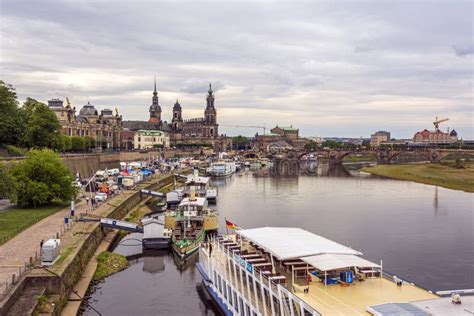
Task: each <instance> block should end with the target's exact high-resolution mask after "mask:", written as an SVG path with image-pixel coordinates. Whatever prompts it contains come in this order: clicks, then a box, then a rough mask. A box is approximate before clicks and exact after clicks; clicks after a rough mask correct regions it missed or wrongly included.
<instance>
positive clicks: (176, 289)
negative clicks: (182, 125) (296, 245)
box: [86, 164, 474, 315]
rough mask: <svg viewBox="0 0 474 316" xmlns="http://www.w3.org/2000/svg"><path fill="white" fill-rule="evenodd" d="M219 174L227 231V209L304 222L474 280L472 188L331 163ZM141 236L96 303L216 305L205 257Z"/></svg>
mask: <svg viewBox="0 0 474 316" xmlns="http://www.w3.org/2000/svg"><path fill="white" fill-rule="evenodd" d="M354 175H358V176H356V177H354ZM214 183H215V184H216V185H217V186H218V187H219V200H218V204H217V208H218V210H219V218H220V221H221V223H220V224H221V227H222V229H221V230H222V232H224V231H225V223H224V218H228V219H229V220H231V221H233V222H235V223H237V224H238V225H239V226H242V227H245V228H253V227H260V226H297V227H301V228H303V229H307V230H309V231H312V232H314V233H317V234H320V235H322V236H325V237H327V238H330V239H333V240H335V241H338V242H341V243H343V244H345V245H348V246H350V247H352V248H354V249H357V250H360V251H362V252H363V253H364V256H365V257H367V258H368V259H370V260H373V261H376V262H378V261H379V260H380V259H383V264H384V270H386V271H389V272H391V273H394V274H396V275H398V276H399V277H401V278H405V279H407V280H411V281H413V282H415V283H417V284H419V285H421V286H424V287H427V288H429V289H434V290H445V289H460V288H473V287H474V280H473V279H474V243H473V240H474V229H473V228H474V217H473V209H474V208H473V204H474V195H473V194H471V193H466V192H461V191H454V190H448V189H444V188H437V187H434V186H429V185H423V184H418V183H413V182H407V181H396V180H390V179H384V178H377V177H372V176H369V175H367V174H365V175H363V176H360V174H359V173H358V172H357V171H352V170H351V171H347V170H346V169H344V168H342V166H329V165H322V164H320V165H318V166H317V172H316V176H314V175H311V176H307V175H301V176H299V177H255V176H254V175H253V172H252V171H249V170H243V171H242V172H240V173H239V174H236V175H234V176H232V177H229V178H226V179H217V180H214ZM140 240H141V234H130V235H128V236H127V238H126V240H125V241H122V242H121V243H120V245H119V246H118V247H117V248H116V251H117V252H119V253H121V254H124V255H126V256H127V257H128V258H129V260H130V264H131V266H130V267H129V268H128V269H126V270H124V271H121V272H119V273H117V274H115V275H113V276H111V277H109V278H107V279H106V281H105V283H101V284H100V285H99V286H98V289H97V290H96V291H95V293H94V294H93V295H92V299H91V300H90V302H91V303H92V304H93V306H94V307H95V308H96V309H98V310H99V311H101V312H103V313H104V314H106V315H109V314H110V315H134V314H137V315H157V314H160V315H205V314H207V315H212V314H213V312H212V311H211V310H210V309H209V307H208V306H209V305H208V303H209V302H208V301H207V299H206V298H205V296H204V293H203V292H202V289H201V288H200V286H199V284H200V282H201V278H200V275H199V272H197V270H196V269H195V262H196V260H197V258H198V257H197V256H195V257H192V258H190V259H189V260H188V261H187V262H186V263H183V264H181V263H179V262H178V261H177V260H175V259H174V258H173V255H172V254H170V253H165V254H163V253H160V254H156V253H154V254H153V253H151V254H150V253H147V254H145V255H144V256H143V255H142V254H141V242H140ZM178 263H179V264H178ZM86 313H87V314H91V315H92V314H94V313H93V312H90V311H88V312H86Z"/></svg>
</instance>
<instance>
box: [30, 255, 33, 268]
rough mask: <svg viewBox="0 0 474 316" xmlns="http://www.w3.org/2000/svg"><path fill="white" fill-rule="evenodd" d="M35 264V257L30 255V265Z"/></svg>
mask: <svg viewBox="0 0 474 316" xmlns="http://www.w3.org/2000/svg"><path fill="white" fill-rule="evenodd" d="M32 265H33V257H30V266H32Z"/></svg>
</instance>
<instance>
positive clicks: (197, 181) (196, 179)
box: [186, 175, 209, 185]
mask: <svg viewBox="0 0 474 316" xmlns="http://www.w3.org/2000/svg"><path fill="white" fill-rule="evenodd" d="M208 182H209V178H208V177H199V176H194V175H189V176H188V178H187V180H186V184H187V185H189V184H191V183H195V184H207V183H208Z"/></svg>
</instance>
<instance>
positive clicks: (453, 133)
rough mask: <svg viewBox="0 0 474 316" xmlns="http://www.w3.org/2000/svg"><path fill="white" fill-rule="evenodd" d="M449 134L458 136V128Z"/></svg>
mask: <svg viewBox="0 0 474 316" xmlns="http://www.w3.org/2000/svg"><path fill="white" fill-rule="evenodd" d="M449 136H453V137H455V136H458V132H456V130H455V129H453V130H452V131H451V133H449Z"/></svg>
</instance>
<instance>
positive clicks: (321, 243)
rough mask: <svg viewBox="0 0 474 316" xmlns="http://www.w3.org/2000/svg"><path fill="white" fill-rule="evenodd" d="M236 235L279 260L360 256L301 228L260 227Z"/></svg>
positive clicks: (241, 231) (239, 231)
mask: <svg viewBox="0 0 474 316" xmlns="http://www.w3.org/2000/svg"><path fill="white" fill-rule="evenodd" d="M236 233H237V234H239V235H241V236H242V237H244V238H245V239H247V240H250V241H251V242H253V243H254V244H256V245H258V246H259V247H262V248H263V249H264V250H265V251H267V252H269V253H271V254H272V255H273V256H274V257H276V258H277V259H279V260H287V259H294V258H300V257H306V256H313V255H319V254H326V253H332V254H348V255H362V253H361V252H359V251H357V250H354V249H351V248H349V247H346V246H344V245H341V244H339V243H337V242H335V241H332V240H329V239H326V238H324V237H321V236H319V235H316V234H313V233H310V232H308V231H306V230H304V229H301V228H293V227H262V228H253V229H242V230H237V231H236Z"/></svg>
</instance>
